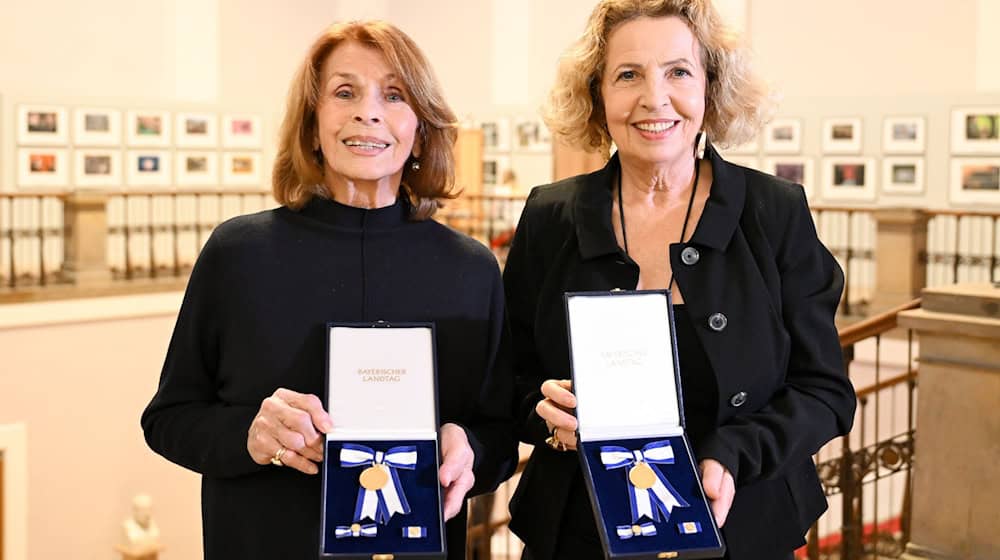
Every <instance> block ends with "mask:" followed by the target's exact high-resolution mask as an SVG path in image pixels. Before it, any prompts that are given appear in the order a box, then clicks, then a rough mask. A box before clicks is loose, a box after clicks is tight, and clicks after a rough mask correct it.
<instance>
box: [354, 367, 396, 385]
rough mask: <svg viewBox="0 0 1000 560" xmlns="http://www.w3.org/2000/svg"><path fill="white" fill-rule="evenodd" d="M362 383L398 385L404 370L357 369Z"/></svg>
mask: <svg viewBox="0 0 1000 560" xmlns="http://www.w3.org/2000/svg"><path fill="white" fill-rule="evenodd" d="M357 373H358V375H360V376H361V381H362V382H363V383H398V382H399V380H400V378H402V376H404V375H406V368H358V372H357Z"/></svg>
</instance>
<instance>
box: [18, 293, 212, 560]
mask: <svg viewBox="0 0 1000 560" xmlns="http://www.w3.org/2000/svg"><path fill="white" fill-rule="evenodd" d="M102 299H103V301H102V300H91V301H95V302H96V303H94V304H91V306H96V307H97V312H101V313H104V312H108V311H112V310H114V309H118V310H119V311H120V312H121V313H122V314H123V315H124V316H131V317H132V318H114V319H108V320H99V321H70V322H67V323H55V324H44V325H34V326H32V325H28V326H15V325H16V324H17V323H31V322H33V321H32V320H31V319H32V318H33V317H35V316H38V315H40V314H45V315H49V316H51V315H53V314H56V315H62V316H66V317H71V316H75V317H79V316H81V315H83V316H93V315H94V314H95V311H94V310H87V309H80V307H81V305H77V304H76V302H54V303H45V304H18V305H7V306H0V357H2V358H0V360H2V361H0V426H2V425H6V424H11V423H19V422H20V423H24V424H25V425H26V427H27V434H28V436H27V439H28V442H27V449H28V453H27V455H28V488H27V497H28V519H27V527H28V535H27V537H28V538H27V540H28V546H27V548H28V557H27V558H28V559H30V560H48V559H50V558H79V559H81V560H98V559H106V558H115V557H116V555H117V553H115V552H114V550H113V548H112V547H113V545H115V544H117V543H121V542H123V540H124V533H123V530H122V521H124V520H125V519H126V518H127V517H128V516H129V514H130V510H131V500H132V497H133V496H135V495H136V494H138V493H149V494H151V495H152V497H153V501H154V504H153V509H154V518H155V519H156V521H157V523H158V525H159V526H160V529H161V531H162V533H163V542H164V544H165V545H166V547H167V550H166V552H164V554H163V555H162V556H161V557H162V558H163V559H164V560H170V559H184V560H189V559H196V558H201V509H200V491H199V477H198V476H197V475H196V474H194V473H192V472H190V471H187V470H184V469H182V468H180V467H177V466H175V465H173V464H171V463H169V462H167V461H166V460H164V459H162V458H161V457H159V456H157V455H155V454H153V453H152V452H151V451H149V449H148V448H147V447H146V444H145V441H144V439H143V436H142V430H141V428H140V426H139V415H140V414H141V412H142V410H143V408H144V407H145V405H146V403H147V402H149V399H150V398H151V397H152V395H153V392H154V391H155V390H156V385H157V380H158V378H159V370H160V367H161V366H162V364H163V355H164V352H165V351H166V347H167V342H168V340H169V337H170V333H171V330H172V329H173V324H174V321H175V320H176V311H172V310H171V304H172V307H173V309H176V306H177V305H178V304H179V301H180V297H179V295H173V296H145V297H130V298H112V299H110V300H108V299H107V298H102ZM154 300H155V305H153V306H152V307H150V309H151V310H150V312H149V313H148V314H146V315H145V316H141V315H143V313H141V312H140V313H139V315H140V316H138V317H136V316H135V313H136V310H137V308H141V307H143V303H144V302H146V303H148V302H150V301H154ZM46 307H48V308H49V309H44V308H46ZM154 307H159V308H161V309H160V310H157V311H154V310H152V309H153V308H154ZM52 308H59V310H53V309H52ZM164 309H165V311H164ZM112 314H114V313H112ZM14 525H15V524H11V527H13V526H14Z"/></svg>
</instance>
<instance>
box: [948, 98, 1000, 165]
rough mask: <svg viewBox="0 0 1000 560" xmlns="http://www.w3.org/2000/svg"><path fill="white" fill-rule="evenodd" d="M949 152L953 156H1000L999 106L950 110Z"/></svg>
mask: <svg viewBox="0 0 1000 560" xmlns="http://www.w3.org/2000/svg"><path fill="white" fill-rule="evenodd" d="M951 151H952V153H954V154H973V155H975V154H990V155H992V154H1000V106H996V107H966V108H962V109H954V110H952V112H951Z"/></svg>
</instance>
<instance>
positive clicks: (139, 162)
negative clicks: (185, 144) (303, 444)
mask: <svg viewBox="0 0 1000 560" xmlns="http://www.w3.org/2000/svg"><path fill="white" fill-rule="evenodd" d="M260 158H261V156H260V153H259V152H221V153H219V152H213V151H196V150H190V151H176V152H172V151H169V150H127V151H124V152H123V151H122V150H109V149H99V148H94V149H76V150H72V151H71V150H66V149H62V148H19V149H18V150H17V182H18V186H20V187H50V188H68V187H69V186H70V184H71V181H70V177H71V174H70V170H71V168H72V178H73V180H72V185H73V186H74V187H84V188H92V187H121V186H130V187H169V186H182V187H215V186H217V185H219V184H222V185H225V186H247V187H250V186H260V184H261V170H260V164H261V163H260ZM71 164H72V165H71Z"/></svg>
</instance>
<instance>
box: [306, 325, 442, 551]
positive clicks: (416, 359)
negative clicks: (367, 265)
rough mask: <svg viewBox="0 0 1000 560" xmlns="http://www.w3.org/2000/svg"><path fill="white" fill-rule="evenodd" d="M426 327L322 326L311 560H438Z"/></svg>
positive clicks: (432, 377)
mask: <svg viewBox="0 0 1000 560" xmlns="http://www.w3.org/2000/svg"><path fill="white" fill-rule="evenodd" d="M434 336H435V331H434V325H433V324H430V323H405V324H403V323H399V324H389V323H385V322H382V321H380V322H377V323H374V324H357V323H330V324H328V325H327V376H326V396H327V399H326V402H327V406H328V410H329V412H330V415H331V417H332V420H333V429H332V430H331V431H330V433H328V434H327V436H326V449H325V454H324V459H323V465H322V468H321V470H320V472H321V475H322V477H323V495H322V512H321V518H322V524H321V531H322V534H321V536H320V558H336V559H350V560H354V559H356V560H360V559H365V560H371V559H373V558H376V559H386V560H388V559H390V558H395V559H408V560H424V559H428V560H429V559H443V558H445V556H446V542H447V539H446V538H445V533H444V517H443V514H442V509H441V505H442V504H441V486H440V484H439V482H438V467H439V459H438V457H439V455H438V432H437V427H438V412H437V410H438V407H437V361H436V356H435V344H434Z"/></svg>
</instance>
